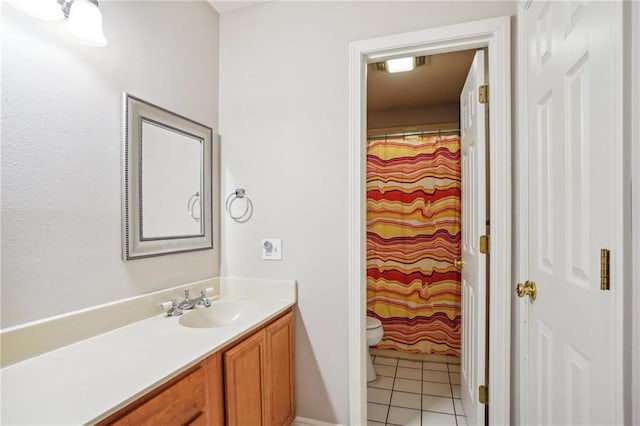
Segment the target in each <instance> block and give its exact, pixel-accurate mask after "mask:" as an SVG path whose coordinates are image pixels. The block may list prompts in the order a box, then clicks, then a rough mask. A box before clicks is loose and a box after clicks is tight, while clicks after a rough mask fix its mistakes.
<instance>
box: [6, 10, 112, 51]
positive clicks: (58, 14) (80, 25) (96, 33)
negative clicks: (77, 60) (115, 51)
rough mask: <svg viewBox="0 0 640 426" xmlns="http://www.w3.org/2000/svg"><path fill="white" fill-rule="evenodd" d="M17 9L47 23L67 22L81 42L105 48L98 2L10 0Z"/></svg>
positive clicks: (105, 42) (69, 28) (68, 28)
mask: <svg viewBox="0 0 640 426" xmlns="http://www.w3.org/2000/svg"><path fill="white" fill-rule="evenodd" d="M9 3H11V4H12V5H13V6H14V7H15V8H16V9H18V10H19V11H21V12H24V13H26V14H28V15H30V16H33V17H35V18H39V19H44V20H47V21H60V20H63V19H64V20H65V26H66V28H67V30H68V31H69V32H70V33H71V34H73V35H74V36H75V37H76V38H77V39H78V41H79V42H81V43H83V44H86V45H89V46H94V47H103V46H106V45H107V39H106V38H105V37H104V34H103V33H102V14H101V13H100V9H98V0H9Z"/></svg>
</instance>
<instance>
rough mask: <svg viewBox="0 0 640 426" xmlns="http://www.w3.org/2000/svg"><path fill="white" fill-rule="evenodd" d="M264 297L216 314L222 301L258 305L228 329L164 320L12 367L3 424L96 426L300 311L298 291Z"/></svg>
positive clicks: (6, 371)
mask: <svg viewBox="0 0 640 426" xmlns="http://www.w3.org/2000/svg"><path fill="white" fill-rule="evenodd" d="M294 285H295V284H294ZM262 293H263V294H260V292H257V293H255V294H252V295H251V296H247V295H239V294H227V295H225V294H223V295H222V297H221V298H220V299H219V300H217V301H214V303H213V304H212V308H213V309H214V308H215V304H217V303H220V302H223V301H230V300H246V301H255V302H259V303H255V305H252V309H250V310H247V311H249V312H245V313H243V315H241V316H240V317H239V318H238V319H237V320H235V321H234V322H233V323H231V324H228V325H225V326H222V327H213V328H189V327H185V326H183V325H181V324H179V322H178V321H179V319H180V317H166V316H165V315H157V316H155V317H152V318H149V319H146V320H143V321H139V322H136V323H133V324H130V325H128V326H125V327H122V328H118V329H116V330H113V331H110V332H108V333H104V334H101V335H98V336H95V337H92V338H90V339H87V340H83V341H80V342H77V343H74V344H72V345H69V346H66V347H63V348H60V349H57V350H54V351H51V352H48V353H45V354H42V355H40V356H37V357H35V358H31V359H29V360H26V361H23V362H20V363H18V364H14V365H11V366H9V367H5V368H3V369H2V370H0V389H1V391H2V406H1V407H0V409H1V412H2V414H1V423H2V424H3V425H26V424H30V425H76V424H87V423H95V422H97V421H99V420H101V419H103V418H105V417H107V416H108V415H110V414H112V413H114V412H116V411H117V410H119V409H121V408H123V407H125V406H126V405H127V404H129V403H131V402H132V401H134V400H136V399H137V398H139V397H140V396H142V395H144V394H146V393H147V392H149V391H150V390H152V389H154V388H155V387H157V386H158V385H160V384H162V383H164V382H166V381H168V380H169V379H171V378H172V377H174V376H176V375H177V374H179V373H180V372H182V371H184V370H186V369H187V368H189V367H190V366H192V365H194V364H196V363H198V362H199V361H201V360H202V359H204V358H206V357H207V356H208V355H210V354H213V353H214V352H216V351H217V350H219V349H221V348H222V347H223V346H225V345H226V344H228V343H230V342H231V341H233V340H235V339H237V338H238V337H240V336H242V335H245V334H248V333H250V332H251V331H252V330H254V329H256V328H258V327H259V326H260V325H262V324H264V323H266V322H268V321H269V320H270V319H272V318H275V317H276V316H278V315H279V314H281V313H282V312H284V311H286V310H287V309H288V308H290V307H291V306H293V305H294V304H295V291H294V292H293V294H294V296H293V297H282V298H271V297H268V296H267V295H265V294H264V291H263V292H262ZM278 296H283V295H282V294H278ZM212 308H208V309H212ZM197 309H205V308H197ZM190 313H191V312H187V313H185V315H189V314H190ZM194 313H195V312H194Z"/></svg>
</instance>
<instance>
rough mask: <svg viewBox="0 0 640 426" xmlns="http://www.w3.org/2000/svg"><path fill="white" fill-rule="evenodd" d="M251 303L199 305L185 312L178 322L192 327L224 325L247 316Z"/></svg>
mask: <svg viewBox="0 0 640 426" xmlns="http://www.w3.org/2000/svg"><path fill="white" fill-rule="evenodd" d="M254 303H255V302H254ZM251 305H252V302H248V301H228V302H225V301H221V302H214V303H212V304H211V306H210V307H208V308H204V307H199V308H196V309H194V310H193V311H191V312H185V314H184V315H182V316H181V317H180V319H179V320H178V322H179V323H180V324H181V325H183V326H185V327H191V328H213V327H224V326H225V325H229V324H232V323H234V322H236V321H238V320H239V319H241V318H242V317H244V316H246V314H247V312H248V311H249V310H250V309H251Z"/></svg>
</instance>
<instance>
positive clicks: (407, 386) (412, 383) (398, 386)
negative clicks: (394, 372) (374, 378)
mask: <svg viewBox="0 0 640 426" xmlns="http://www.w3.org/2000/svg"><path fill="white" fill-rule="evenodd" d="M421 385H422V382H420V380H409V379H396V380H395V383H394V384H393V390H394V391H402V392H412V393H420V391H421V389H420V388H421Z"/></svg>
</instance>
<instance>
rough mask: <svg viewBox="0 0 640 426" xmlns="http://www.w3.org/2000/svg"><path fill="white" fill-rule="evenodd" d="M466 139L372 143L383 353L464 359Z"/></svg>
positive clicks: (373, 273) (372, 294) (370, 265)
mask: <svg viewBox="0 0 640 426" xmlns="http://www.w3.org/2000/svg"><path fill="white" fill-rule="evenodd" d="M460 217H461V207H460V137H459V136H457V135H454V136H438V135H435V136H412V137H404V138H399V139H386V140H370V141H369V145H368V148H367V311H368V312H367V314H368V315H370V316H373V317H376V318H378V319H380V320H381V321H382V324H383V327H384V338H383V340H382V341H381V342H380V344H378V346H377V347H378V348H380V349H395V350H400V351H405V352H417V353H428V354H437V355H454V356H460V325H461V321H460V316H461V314H460V303H461V291H460V272H459V271H458V270H457V269H456V268H455V267H454V265H453V264H452V260H453V259H459V258H460Z"/></svg>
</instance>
